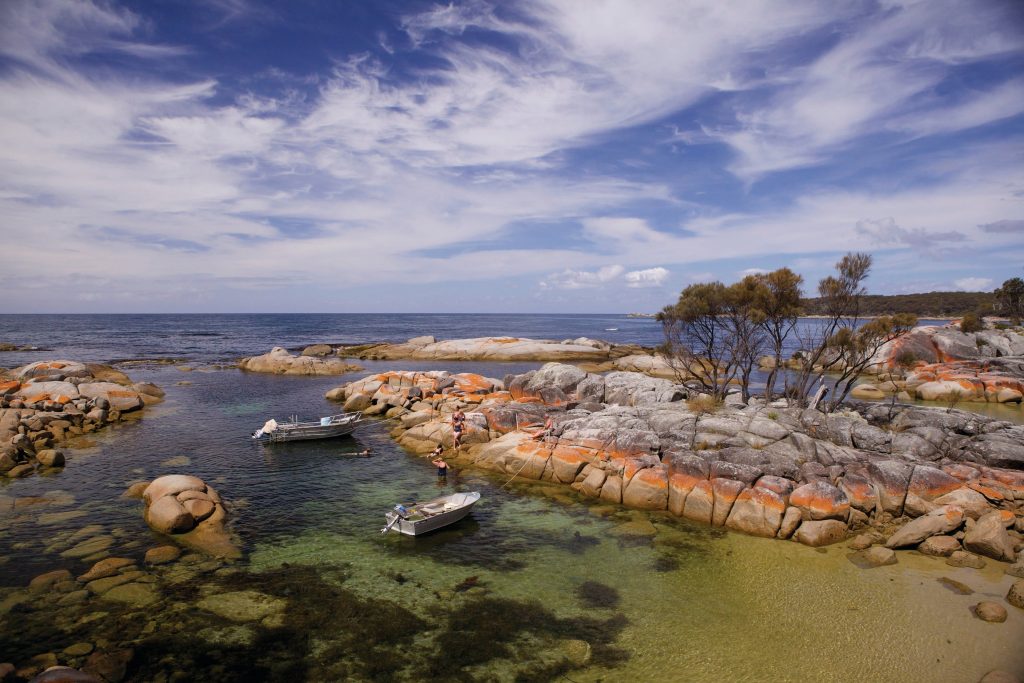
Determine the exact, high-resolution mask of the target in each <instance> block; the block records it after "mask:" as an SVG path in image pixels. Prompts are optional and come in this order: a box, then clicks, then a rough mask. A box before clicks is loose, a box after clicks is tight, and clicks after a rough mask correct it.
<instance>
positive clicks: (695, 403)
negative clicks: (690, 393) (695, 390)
mask: <svg viewBox="0 0 1024 683" xmlns="http://www.w3.org/2000/svg"><path fill="white" fill-rule="evenodd" d="M721 406H722V402H721V401H716V400H715V398H714V397H713V396H710V395H708V394H698V395H697V396H694V397H693V398H688V399H686V407H687V408H689V410H690V412H691V413H697V414H702V413H714V412H716V411H717V410H718V409H719V408H720V407H721Z"/></svg>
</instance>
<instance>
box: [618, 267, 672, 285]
mask: <svg viewBox="0 0 1024 683" xmlns="http://www.w3.org/2000/svg"><path fill="white" fill-rule="evenodd" d="M668 276H669V272H668V270H666V269H665V268H662V267H660V266H658V267H656V268H647V269H645V270H631V271H630V272H628V273H626V275H625V279H626V286H627V287H661V286H662V285H663V284H665V278H667V277H668Z"/></svg>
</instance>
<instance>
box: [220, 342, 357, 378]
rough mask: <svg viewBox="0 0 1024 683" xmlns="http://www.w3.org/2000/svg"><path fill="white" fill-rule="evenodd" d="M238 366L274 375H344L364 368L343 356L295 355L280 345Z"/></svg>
mask: <svg viewBox="0 0 1024 683" xmlns="http://www.w3.org/2000/svg"><path fill="white" fill-rule="evenodd" d="M307 350H308V349H307ZM238 367H239V368H241V369H242V370H245V371H247V372H265V373H269V374H273V375H344V374H346V373H349V372H356V371H358V370H361V369H362V368H360V367H359V366H358V365H351V364H349V363H346V362H345V361H344V360H342V359H341V358H325V357H320V356H318V355H305V354H304V355H300V356H293V355H292V354H290V353H288V350H287V349H283V348H281V347H280V346H275V347H274V348H273V349H271V350H270V351H269V352H268V353H265V354H263V355H262V356H252V357H250V358H243V359H242V360H240V361H238Z"/></svg>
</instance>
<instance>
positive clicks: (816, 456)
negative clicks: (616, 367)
mask: <svg viewBox="0 0 1024 683" xmlns="http://www.w3.org/2000/svg"><path fill="white" fill-rule="evenodd" d="M331 395H332V396H333V397H334V398H335V399H336V400H340V401H344V403H345V408H346V410H362V411H363V412H365V413H367V414H369V415H386V416H390V417H400V418H401V420H400V422H399V423H398V425H397V426H396V427H395V430H394V432H393V434H394V436H396V438H397V439H398V441H399V443H401V444H402V445H403V446H405V447H406V448H408V449H409V450H411V451H413V452H417V453H423V454H425V453H428V452H430V451H431V450H432V449H433V448H434V447H435V445H436V444H438V443H441V444H444V445H445V446H448V445H450V444H451V443H452V441H451V430H450V426H449V422H450V421H449V419H448V416H449V414H450V413H451V412H453V411H454V410H455V409H456V408H463V409H464V410H466V416H467V420H466V425H467V426H466V432H465V433H464V437H463V440H462V444H463V448H462V449H461V450H460V452H459V453H457V454H453V457H455V458H457V459H459V460H460V461H462V462H466V463H472V464H473V465H475V466H479V467H483V468H487V469H491V470H496V471H499V472H503V473H506V474H508V475H509V476H513V475H514V476H516V477H518V478H520V479H535V480H543V481H550V482H555V483H561V484H564V485H568V486H570V487H572V488H573V489H575V490H577V491H579V492H580V493H581V494H583V495H585V496H588V497H593V498H598V499H601V500H605V501H609V502H612V503H616V504H623V505H626V506H630V507H635V508H641V509H654V510H668V511H670V512H671V513H673V514H675V515H679V516H682V517H686V518H688V519H691V520H694V521H698V522H701V523H704V524H711V525H714V526H723V527H726V528H729V529H734V530H736V531H741V532H744V533H749V534H754V535H759V536H768V537H777V538H790V537H793V538H796V539H797V540H798V541H801V542H803V543H806V544H808V545H820V544H825V543H834V542H837V541H839V540H842V539H843V538H844V537H845V536H846V534H847V533H848V532H849V531H850V530H851V529H853V528H856V527H858V526H860V525H864V524H874V525H877V526H879V527H884V526H886V525H889V526H891V525H892V524H893V521H894V520H899V522H898V523H906V522H907V521H909V520H910V519H913V518H919V519H918V520H917V521H916V522H913V523H912V525H911V526H910V527H908V528H907V529H906V530H905V532H904V533H903V536H894V538H895V539H896V540H894V541H893V542H892V544H891V545H890V547H914V546H916V545H918V544H920V543H922V542H924V541H927V540H928V539H929V538H930V537H934V536H936V535H937V534H939V535H942V534H952V533H955V532H957V531H958V530H959V529H960V528H961V527H962V526H963V524H964V520H965V519H966V518H970V519H971V520H973V519H976V518H979V517H981V518H984V516H985V515H986V514H988V513H991V511H993V510H997V509H998V510H1001V511H1002V513H1004V514H1005V515H1009V520H1010V523H1011V525H1012V524H1013V523H1014V521H1013V519H1014V515H1017V516H1019V515H1020V509H1021V506H1020V503H1021V502H1022V501H1024V471H1022V470H1024V426H1014V425H1012V424H1009V423H1006V422H999V421H996V420H992V419H989V418H986V417H982V416H979V415H974V414H970V413H965V412H962V411H952V412H947V411H944V410H934V409H928V408H920V407H908V406H897V407H896V408H895V409H894V417H893V419H892V420H890V418H889V406H887V405H877V404H859V405H858V406H857V409H856V410H852V409H851V410H847V411H844V412H842V413H833V414H823V413H821V412H818V411H813V410H803V411H801V410H798V409H795V408H794V409H789V408H781V407H777V406H772V407H771V408H769V407H766V406H763V405H761V404H759V403H758V402H757V401H756V400H752V401H751V405H742V404H727V405H723V406H719V407H717V408H714V409H712V410H711V411H708V410H707V409H706V408H705V407H704V406H703V405H702V404H700V402H691V401H687V400H686V399H687V398H689V396H688V390H687V389H686V387H684V386H681V385H677V384H674V383H673V382H671V381H669V380H664V379H657V378H651V377H648V376H645V375H641V374H637V373H625V372H613V373H609V374H607V375H605V376H600V375H595V374H591V373H587V372H585V371H583V370H581V369H580V368H577V367H574V366H570V365H563V364H558V363H549V364H547V365H545V366H544V367H542V368H541V369H540V370H537V371H532V372H528V373H524V374H521V375H509V376H507V377H505V378H504V379H503V380H496V379H489V378H485V377H481V376H480V375H473V374H468V373H462V374H449V373H447V372H387V373H381V374H377V375H370V376H367V377H364V378H362V379H360V380H358V381H356V382H353V383H351V384H349V385H346V386H344V387H339V388H338V389H335V390H333V391H332V392H331ZM691 405H693V406H694V407H693V409H691ZM548 417H550V418H551V419H552V421H553V425H554V426H553V428H552V429H551V430H550V431H543V430H542V425H543V424H544V421H545V419H546V418H548ZM922 515H924V517H921V516H922ZM1000 520H1001V521H1002V522H1006V519H1005V518H1004V517H1000ZM971 524H972V525H973V524H974V522H973V521H972V522H971ZM986 524H989V523H988V522H986ZM985 528H987V527H985ZM1002 531H1003V532H1004V533H1006V534H1010V533H1014V534H1016V533H1017V532H1015V531H1012V530H1010V531H1008V530H1007V529H1006V527H1005V526H1003V527H1002ZM997 535H998V534H997ZM950 538H951V537H950ZM986 538H987V537H986ZM972 539H973V536H972ZM953 540H954V541H955V539H953ZM966 543H967V540H966V537H965V545H966ZM932 545H935V546H936V547H943V546H942V544H941V543H938V544H936V543H933V544H932ZM990 546H991V543H988V544H983V543H981V542H979V543H978V544H977V545H975V546H974V547H976V548H978V550H976V552H983V553H985V554H987V555H988V556H989V557H992V558H993V559H1001V560H1004V561H1005V560H1007V559H1011V558H1009V557H1008V556H1007V554H1006V553H1005V552H1004V551H1005V545H1004V546H999V551H998V557H997V556H996V555H997V553H996V551H994V550H993V551H989V550H987V548H988V547H990ZM957 547H959V546H957ZM983 547H984V548H986V549H983ZM941 552H945V551H944V550H943V551H941Z"/></svg>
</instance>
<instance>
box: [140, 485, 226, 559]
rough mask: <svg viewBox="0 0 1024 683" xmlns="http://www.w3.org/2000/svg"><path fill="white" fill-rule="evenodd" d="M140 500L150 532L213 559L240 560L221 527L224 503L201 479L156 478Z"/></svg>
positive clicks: (224, 513)
mask: <svg viewBox="0 0 1024 683" xmlns="http://www.w3.org/2000/svg"><path fill="white" fill-rule="evenodd" d="M142 499H143V501H144V502H145V503H146V510H145V513H144V516H145V519H146V523H147V524H149V526H150V528H151V529H153V530H154V531H157V532H159V533H162V534H168V535H170V536H171V538H173V539H174V540H175V541H178V542H180V543H182V544H184V545H186V546H188V547H191V548H194V549H196V550H199V551H201V552H204V553H206V554H208V555H212V556H214V557H222V558H229V559H235V558H238V557H241V551H240V550H239V549H238V546H237V545H236V544H235V542H234V539H233V538H232V537H231V534H230V533H229V532H228V530H227V528H226V526H225V521H226V519H227V513H226V511H225V509H224V503H223V501H222V500H221V498H220V496H219V495H218V494H217V492H216V491H215V490H214V489H213V487H211V486H207V485H206V482H204V481H203V480H202V479H199V478H198V477H193V476H189V475H184V474H168V475H165V476H163V477H158V478H157V479H154V480H153V481H152V482H151V483H150V484H149V486H147V487H146V490H145V491H144V492H143V494H142Z"/></svg>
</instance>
